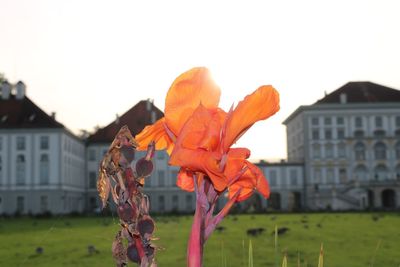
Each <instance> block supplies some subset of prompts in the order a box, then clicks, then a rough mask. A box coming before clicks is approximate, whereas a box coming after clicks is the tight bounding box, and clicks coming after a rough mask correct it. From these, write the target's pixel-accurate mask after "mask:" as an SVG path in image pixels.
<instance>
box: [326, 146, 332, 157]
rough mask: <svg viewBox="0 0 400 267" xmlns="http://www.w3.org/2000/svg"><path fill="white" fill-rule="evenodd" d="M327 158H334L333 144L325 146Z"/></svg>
mask: <svg viewBox="0 0 400 267" xmlns="http://www.w3.org/2000/svg"><path fill="white" fill-rule="evenodd" d="M325 156H326V157H327V158H332V157H333V145H332V144H326V145H325Z"/></svg>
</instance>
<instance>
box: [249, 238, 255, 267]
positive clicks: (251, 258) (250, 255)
mask: <svg viewBox="0 0 400 267" xmlns="http://www.w3.org/2000/svg"><path fill="white" fill-rule="evenodd" d="M249 267H254V266H253V245H252V243H251V239H250V241H249Z"/></svg>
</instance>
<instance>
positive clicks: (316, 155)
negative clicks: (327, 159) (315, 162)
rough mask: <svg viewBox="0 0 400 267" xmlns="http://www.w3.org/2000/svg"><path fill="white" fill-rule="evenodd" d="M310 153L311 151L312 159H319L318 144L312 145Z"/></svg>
mask: <svg viewBox="0 0 400 267" xmlns="http://www.w3.org/2000/svg"><path fill="white" fill-rule="evenodd" d="M312 151H313V157H314V158H315V159H317V158H320V157H321V146H320V145H319V144H313V146H312Z"/></svg>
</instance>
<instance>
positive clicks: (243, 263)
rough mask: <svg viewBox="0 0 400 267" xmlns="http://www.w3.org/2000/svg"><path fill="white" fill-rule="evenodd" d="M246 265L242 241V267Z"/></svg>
mask: <svg viewBox="0 0 400 267" xmlns="http://www.w3.org/2000/svg"><path fill="white" fill-rule="evenodd" d="M245 265H246V255H245V249H244V239H242V266H245Z"/></svg>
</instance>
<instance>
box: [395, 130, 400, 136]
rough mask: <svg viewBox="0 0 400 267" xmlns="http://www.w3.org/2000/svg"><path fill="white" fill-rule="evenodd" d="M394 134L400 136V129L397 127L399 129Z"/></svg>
mask: <svg viewBox="0 0 400 267" xmlns="http://www.w3.org/2000/svg"><path fill="white" fill-rule="evenodd" d="M394 135H395V136H397V137H400V129H397V130H396V131H395V132H394Z"/></svg>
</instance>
